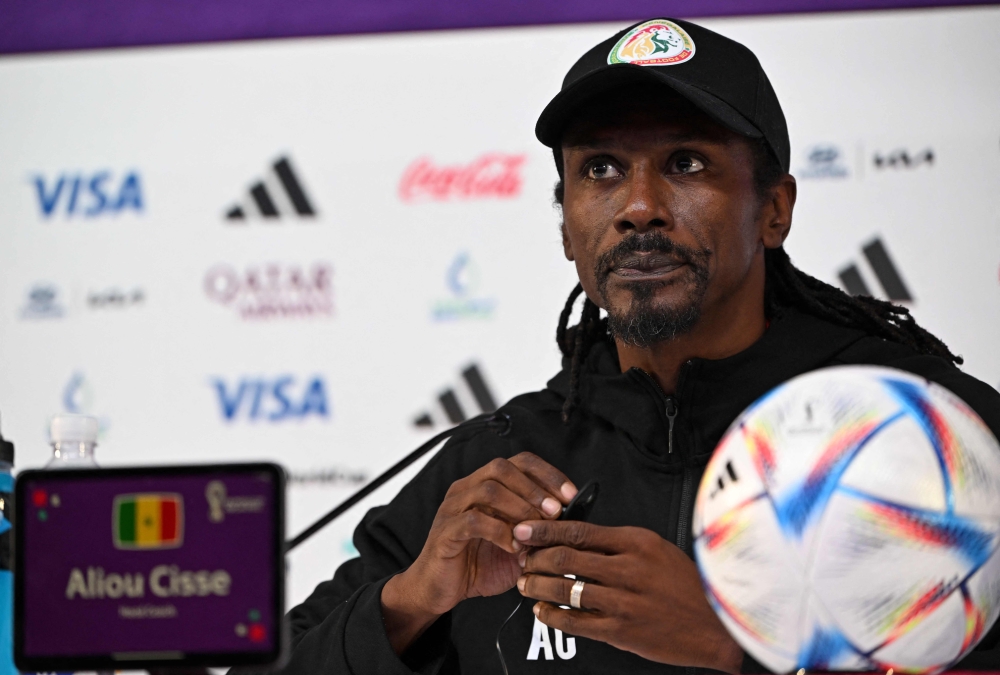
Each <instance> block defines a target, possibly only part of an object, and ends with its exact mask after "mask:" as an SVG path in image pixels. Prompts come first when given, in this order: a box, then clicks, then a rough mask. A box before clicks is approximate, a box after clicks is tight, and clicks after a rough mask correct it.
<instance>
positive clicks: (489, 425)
mask: <svg viewBox="0 0 1000 675" xmlns="http://www.w3.org/2000/svg"><path fill="white" fill-rule="evenodd" d="M510 427H511V420H510V416H509V415H506V414H504V413H499V412H496V413H493V414H491V415H479V416H478V417H473V418H472V419H471V420H468V421H466V422H462V423H461V424H458V425H456V426H454V427H452V428H451V429H448V430H446V431H442V432H441V433H439V434H438V435H437V436H435V437H434V438H432V439H430V440H429V441H427V442H426V443H424V444H423V445H421V446H420V447H419V448H417V449H416V450H414V451H413V452H411V453H410V454H408V455H407V456H406V457H404V458H403V459H401V460H399V461H398V462H396V463H395V464H393V465H392V466H391V467H389V469H388V470H387V471H386V472H385V473H383V474H381V475H380V476H378V477H377V478H376V479H375V480H373V481H372V482H370V483H368V485H366V486H364V487H363V488H361V489H360V490H358V491H357V492H355V493H354V494H353V495H351V496H350V497H348V498H347V499H346V500H344V501H343V502H341V503H340V504H338V505H337V506H336V507H334V508H333V509H332V510H331V511H330V512H329V513H327V514H326V515H325V516H323V517H322V518H320V519H319V520H317V521H316V522H315V523H313V524H312V525H310V526H309V527H307V528H306V529H304V530H302V532H299V533H298V534H297V535H295V537H294V538H292V539H290V540H289V541H287V542H285V553H286V554H287V553H288V552H289V551H291V550H292V549H293V548H295V547H296V546H298V545H299V544H301V543H302V542H304V541H305V540H307V539H309V537H311V536H313V535H314V534H316V533H317V532H319V531H320V530H322V529H323V528H324V527H326V526H327V525H329V524H330V523H332V522H333V521H334V520H336V519H337V518H339V517H340V516H341V515H343V514H344V512H346V511H347V510H348V509H350V508H351V507H352V506H354V505H355V504H357V503H358V502H360V501H361V500H362V499H364V498H365V497H367V496H368V495H370V494H371V493H373V492H375V490H377V489H379V488H380V487H382V486H383V485H384V484H385V483H386V482H388V481H389V480H390V479H392V477H393V476H395V475H396V474H398V473H399V472H400V471H402V470H403V469H405V468H406V467H408V466H410V465H411V464H413V463H414V462H415V461H417V460H418V459H420V458H421V457H423V456H424V455H426V454H427V453H428V452H430V451H431V450H433V449H434V448H435V447H437V445H438V444H439V443H440V442H441V441H443V440H445V439H447V438H450V437H452V436H454V435H455V434H457V433H458V432H459V431H472V430H474V429H482V428H486V429H492V430H493V432H494V433H495V434H496V435H497V436H506V435H507V434H508V433H509V432H510Z"/></svg>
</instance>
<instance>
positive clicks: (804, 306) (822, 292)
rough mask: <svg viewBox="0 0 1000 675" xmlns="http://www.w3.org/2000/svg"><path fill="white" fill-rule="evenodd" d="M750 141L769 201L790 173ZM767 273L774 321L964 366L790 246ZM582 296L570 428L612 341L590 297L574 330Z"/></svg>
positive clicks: (566, 415) (560, 332)
mask: <svg viewBox="0 0 1000 675" xmlns="http://www.w3.org/2000/svg"><path fill="white" fill-rule="evenodd" d="M748 142H749V143H750V144H751V147H752V150H753V170H754V177H753V178H754V189H755V191H756V193H757V196H758V198H759V199H761V200H763V199H765V198H766V197H767V195H768V193H769V191H770V189H771V188H773V187H774V186H775V185H776V184H777V182H778V180H780V179H781V177H782V176H783V175H784V173H785V172H784V171H783V170H782V168H781V165H780V164H779V163H778V160H777V159H776V158H775V156H774V154H773V153H772V152H771V150H770V148H769V147H768V146H767V145H766V143H765V142H764V141H763V139H753V140H749V141H748ZM552 152H553V156H554V158H555V161H556V170H557V171H558V172H559V182H558V183H556V186H555V190H554V193H555V203H556V204H557V205H558V206H559V207H560V208H561V207H562V203H563V196H564V183H563V180H564V176H563V161H562V148H561V147H560V146H558V145H557V146H556V147H555V148H553V151H552ZM764 269H765V272H764V274H765V276H764V309H765V313H766V315H767V317H768V318H769V319H771V318H775V317H778V316H781V313H782V310H784V309H787V308H791V309H795V310H798V311H800V312H802V313H804V314H810V315H812V316H815V317H818V318H820V319H824V320H826V321H829V322H830V323H833V324H836V325H838V326H843V327H845V328H854V329H857V330H862V331H864V332H866V333H869V334H871V335H874V336H876V337H880V338H882V339H883V340H888V341H889V342H895V343H898V344H902V345H906V346H907V347H909V348H911V349H913V350H914V351H916V352H917V353H918V354H928V355H931V356H938V357H941V358H943V359H945V360H946V361H950V362H951V363H954V364H961V363H963V360H962V357H961V356H956V355H955V354H952V353H951V350H950V349H948V346H947V345H945V343H944V342H942V341H941V339H940V338H938V337H937V336H935V335H933V334H932V333H930V332H928V331H927V330H926V329H925V328H923V327H922V326H920V325H919V324H917V322H916V321H914V319H913V316H912V315H911V314H910V310H909V309H907V308H906V307H901V306H900V305H894V304H892V303H891V302H886V301H885V300H879V299H877V298H873V297H870V296H867V295H848V294H847V293H845V292H844V291H842V290H840V289H839V288H837V287H836V286H831V285H830V284H827V283H824V282H822V281H820V280H819V279H816V278H815V277H812V276H810V275H808V274H806V273H805V272H803V271H802V270H800V269H799V268H797V267H795V265H793V264H792V261H791V259H790V258H789V257H788V253H786V252H785V249H784V247H780V246H779V247H778V248H774V249H767V250H765V251H764ZM581 293H583V286H581V285H580V284H577V285H576V288H574V289H573V291H572V292H571V293H570V294H569V298H568V299H567V300H566V306H565V307H563V310H562V313H561V314H560V315H559V326H558V327H557V328H556V342H557V343H558V345H559V349H560V351H562V353H563V356H565V357H566V358H568V359H569V360H570V384H569V395H568V396H567V397H566V401H565V402H564V403H563V409H562V419H563V423H564V424H569V420H570V418H571V417H572V415H573V411H574V410H575V409H576V407H577V406H578V405H579V402H580V371H581V368H582V365H583V361H584V360H585V359H586V357H587V354H588V353H589V352H590V349H591V347H592V346H593V345H594V344H596V343H598V342H600V341H610V339H611V338H610V335H609V334H608V321H607V319H606V318H605V319H602V318H601V317H600V309H599V308H598V307H597V305H595V304H594V303H593V302H592V301H591V300H590V298H587V297H585V298H584V301H583V311H582V313H581V315H580V322H579V323H577V324H576V325H575V326H572V327H568V323H569V317H570V314H572V312H573V307H574V305H575V304H576V300H577V298H578V297H579V296H580V294H581Z"/></svg>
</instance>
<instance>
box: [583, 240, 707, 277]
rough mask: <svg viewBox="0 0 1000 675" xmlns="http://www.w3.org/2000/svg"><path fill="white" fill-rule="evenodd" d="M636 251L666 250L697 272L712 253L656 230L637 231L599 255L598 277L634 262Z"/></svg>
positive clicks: (654, 251) (669, 256)
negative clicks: (679, 242)
mask: <svg viewBox="0 0 1000 675" xmlns="http://www.w3.org/2000/svg"><path fill="white" fill-rule="evenodd" d="M636 253H660V254H663V255H664V256H665V257H668V258H670V259H671V260H672V261H673V262H677V263H681V264H686V265H690V266H691V267H692V268H693V269H694V271H695V273H702V271H703V270H705V269H706V267H707V259H708V256H709V255H710V251H708V250H707V249H704V250H702V249H696V248H693V247H691V246H685V245H684V244H678V243H677V242H675V241H673V240H672V239H670V238H669V237H667V236H665V235H664V234H663V233H662V232H659V231H656V230H654V231H652V232H649V233H647V234H633V235H631V236H629V237H626V238H625V239H622V240H621V241H620V242H618V243H617V244H615V245H614V246H612V247H611V248H610V249H608V250H607V251H605V252H604V253H602V254H601V255H600V256H598V258H597V261H596V263H595V264H594V272H595V275H596V277H597V279H598V280H603V279H606V278H607V276H608V275H609V274H611V272H612V271H613V270H614V269H615V268H618V267H622V266H623V265H625V264H626V263H631V262H632V260H630V259H631V258H634V257H635V254H636ZM630 266H631V265H630Z"/></svg>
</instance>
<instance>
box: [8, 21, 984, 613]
mask: <svg viewBox="0 0 1000 675" xmlns="http://www.w3.org/2000/svg"><path fill="white" fill-rule="evenodd" d="M637 18H645V17H637ZM704 23H705V25H707V26H709V27H710V28H713V29H715V30H717V31H720V32H722V33H724V34H726V35H728V36H730V37H733V38H734V39H736V40H739V41H741V42H743V43H744V44H746V45H748V46H749V47H750V48H751V49H753V50H754V51H755V52H756V53H757V55H758V56H759V58H760V60H761V61H762V63H763V64H764V67H765V69H766V70H767V72H768V75H769V76H770V78H771V80H772V82H773V84H774V87H775V89H776V90H777V92H778V96H779V98H780V100H781V101H782V104H783V107H784V110H785V114H786V117H787V118H788V122H789V128H790V132H791V139H792V153H793V155H792V156H793V166H792V170H793V173H794V174H796V175H797V176H799V195H800V196H799V204H798V208H797V210H796V214H795V222H794V227H793V230H792V235H791V238H790V240H789V243H788V249H789V251H790V253H791V255H792V257H793V259H794V260H795V261H796V263H798V264H799V265H800V266H801V267H803V268H804V269H806V270H808V271H809V272H811V273H813V274H815V275H817V276H819V277H821V278H823V279H825V280H828V281H830V282H832V283H840V282H839V281H838V273H839V272H840V271H841V270H842V269H844V268H845V267H847V266H849V265H852V264H853V265H854V266H855V268H856V270H857V271H858V273H859V274H860V275H861V278H862V279H863V280H864V282H865V283H866V285H867V286H868V288H869V289H871V290H872V291H873V292H874V293H875V294H877V295H880V296H882V297H885V296H886V293H885V292H883V289H882V287H881V285H880V283H879V280H878V275H877V274H876V273H875V271H874V270H873V269H872V268H871V265H870V264H869V262H868V260H867V258H866V257H865V256H864V255H863V253H862V247H863V246H865V245H866V244H868V243H869V242H871V241H872V240H873V239H876V238H878V239H879V240H880V241H881V242H882V244H883V246H884V248H885V249H886V250H887V251H888V252H889V254H890V257H891V260H892V266H893V267H894V268H895V269H896V270H897V272H898V273H899V274H900V275H901V277H902V279H903V281H904V283H905V287H906V290H907V291H908V293H909V294H910V295H912V297H913V301H912V302H911V303H910V306H911V307H912V308H913V311H914V313H915V315H916V317H917V318H918V320H920V321H921V322H922V323H924V324H925V325H927V326H928V327H929V328H930V329H931V330H933V331H935V332H936V333H938V334H939V335H940V336H942V337H943V338H944V339H945V340H946V341H947V342H948V343H949V345H951V346H952V348H953V349H954V350H955V351H956V352H958V353H961V354H963V355H965V357H966V358H967V366H966V369H967V371H968V372H970V373H972V374H974V375H976V376H977V377H980V378H982V379H984V380H986V381H987V382H989V383H990V384H991V385H993V386H996V385H997V383H998V382H1000V357H998V356H997V354H996V345H997V344H998V338H1000V318H998V314H997V310H998V307H1000V284H998V272H1000V236H998V232H1000V228H998V225H1000V195H998V192H1000V190H998V188H1000V43H998V42H997V40H996V35H997V34H1000V8H996V7H993V8H970V9H950V10H922V11H904V12H893V13H858V14H837V15H808V16H783V17H767V18H747V19H732V20H716V19H713V20H709V21H705V22H704ZM621 27H622V26H619V25H583V26H571V27H537V28H517V29H503V30H471V31H457V32H442V33H421V34H394V35H386V36H366V37H337V38H324V39H295V40H282V41H273V42H250V43H234V44H224V45H212V46H204V45H201V46H183V47H169V48H150V49H126V50H114V51H106V52H89V53H81V54H71V53H64V54H57V55H36V56H24V57H5V58H3V59H2V60H0V411H2V415H3V427H2V429H3V433H4V435H5V436H6V437H8V438H12V439H13V440H14V441H15V442H16V444H17V452H18V456H17V464H18V466H19V467H21V468H24V467H32V466H39V465H41V464H43V463H44V462H45V461H46V459H47V456H48V452H49V450H48V447H47V438H46V421H47V419H48V417H49V416H50V415H51V414H53V413H56V412H60V411H63V410H72V411H80V412H87V413H90V414H94V415H97V416H98V417H100V418H101V421H102V437H101V445H100V447H99V451H98V459H99V460H100V461H101V462H102V463H103V464H105V465H112V464H125V463H153V462H157V463H159V462H192V461H196V462H202V461H230V460H250V459H269V460H276V461H278V462H281V463H282V464H283V465H285V466H286V467H287V468H288V469H289V471H290V472H291V474H292V477H293V482H292V484H291V490H290V511H289V531H290V533H292V534H294V533H295V532H297V531H299V530H300V529H302V528H303V527H304V526H305V525H307V524H308V523H309V522H310V521H311V520H312V519H314V518H315V517H317V516H319V515H320V514H321V513H323V512H324V511H325V510H327V509H328V508H330V507H331V506H333V505H334V504H335V503H337V502H338V501H339V500H340V499H342V498H344V497H346V496H347V495H348V494H350V493H351V492H352V491H353V490H354V489H356V488H357V487H359V486H360V485H361V484H362V483H363V482H364V481H365V480H367V479H369V478H371V477H373V476H374V475H375V474H377V473H378V472H379V471H381V470H383V469H384V468H386V467H387V466H389V465H390V464H391V463H393V462H394V461H396V460H397V459H398V458H399V457H401V456H402V455H403V454H405V453H406V452H408V451H409V450H410V449H412V448H413V447H414V446H415V445H416V444H418V443H419V442H421V441H422V440H424V439H426V438H427V437H428V436H429V435H430V434H431V433H432V432H433V431H434V430H440V429H443V428H444V427H445V425H446V424H447V416H446V414H445V412H444V411H443V410H442V409H441V406H440V405H439V404H438V403H437V399H438V396H439V395H440V394H441V393H442V392H444V391H446V390H451V391H453V392H454V394H455V395H456V397H457V400H458V402H459V404H460V405H462V406H463V408H464V410H465V413H466V414H468V415H470V416H471V414H473V413H476V412H478V407H477V406H476V403H475V398H474V397H473V396H472V395H471V393H470V391H469V389H468V387H467V386H466V385H465V384H464V383H463V377H462V375H461V372H462V371H463V370H464V369H465V368H466V367H467V366H469V365H470V364H473V363H474V364H477V368H478V371H479V373H480V374H482V375H483V376H484V378H485V380H486V383H487V386H488V387H489V390H490V393H491V394H492V396H493V397H494V398H496V399H497V400H498V401H502V400H505V399H507V398H510V397H511V396H513V395H516V394H517V393H519V392H522V391H525V390H530V389H537V388H540V387H542V386H543V385H544V383H545V381H546V380H547V379H548V378H549V377H550V376H551V375H552V374H553V373H554V372H555V371H556V369H557V367H558V362H559V359H558V352H557V349H556V347H555V343H554V331H555V324H556V319H557V316H558V313H559V310H560V308H561V307H562V304H563V301H564V299H565V297H566V295H567V294H568V292H569V290H570V289H571V288H572V286H573V284H574V283H575V273H574V270H573V268H572V266H571V265H570V264H569V263H567V262H566V261H565V260H563V258H562V254H561V247H560V245H559V234H558V228H557V225H558V212H557V211H556V210H555V209H553V207H552V202H551V188H552V185H553V183H554V181H555V179H556V174H555V171H554V169H553V166H552V160H551V155H550V154H549V151H548V150H547V149H546V148H544V147H542V146H540V145H539V144H538V143H537V141H536V140H535V139H534V136H533V127H534V122H535V118H536V116H537V114H538V113H539V112H540V110H541V109H542V107H544V105H545V103H546V102H547V101H548V100H549V98H551V96H552V95H553V94H554V93H555V92H556V91H557V89H558V87H559V84H560V82H561V80H562V77H563V75H564V73H565V72H566V70H567V69H568V68H569V66H570V65H571V64H572V63H573V62H574V61H575V59H576V58H577V57H578V56H579V55H580V54H582V53H583V52H584V51H585V50H586V49H587V48H589V47H590V46H592V45H593V44H595V43H596V42H598V41H600V40H602V39H604V38H606V37H608V36H609V35H611V34H612V33H613V32H614V31H616V30H618V29H619V28H621ZM281 158H287V159H288V166H290V167H291V169H290V170H291V172H292V173H293V174H294V176H295V181H296V183H297V184H298V185H299V186H300V187H301V188H302V191H303V193H304V195H305V198H306V199H307V201H308V203H309V206H310V207H311V209H312V210H313V211H315V215H312V216H310V215H300V214H299V213H297V210H296V208H295V206H294V204H293V200H292V199H291V198H290V197H289V195H290V194H291V193H290V192H289V190H288V189H287V188H285V187H284V185H283V184H282V182H281V180H280V178H279V177H278V176H277V172H276V171H275V170H274V168H273V165H274V163H275V162H276V161H278V160H279V159H281ZM60 181H61V182H60ZM258 183H259V184H261V185H263V191H264V192H266V194H267V195H268V196H269V197H270V200H271V202H273V205H274V209H275V210H276V211H277V213H278V214H279V215H278V217H274V218H262V217H261V216H260V214H259V207H258V206H256V202H254V200H253V199H252V197H251V196H250V195H251V190H252V189H253V188H254V187H255V186H257V185H258ZM60 186H61V187H60ZM74 186H75V187H74ZM259 192H261V190H259V189H258V193H259ZM74 194H75V197H74ZM236 206H240V207H241V208H242V210H243V213H244V215H245V217H244V218H243V219H229V218H227V217H226V214H227V213H229V212H230V211H231V210H232V209H233V208H234V207H236ZM299 210H302V209H301V208H300V209H299ZM306 210H309V209H306ZM418 418H423V421H424V425H423V426H417V425H415V424H414V421H415V420H416V419H418ZM428 424H432V425H433V426H428ZM410 475H412V472H411V473H410ZM401 480H402V479H397V480H396V481H394V482H393V483H392V484H390V485H389V486H387V487H386V488H383V489H382V490H380V491H379V492H378V493H377V494H376V495H375V496H374V497H373V499H372V500H369V504H373V503H378V502H383V501H386V500H388V499H389V498H391V496H392V494H394V492H395V490H397V489H398V488H399V486H400V485H401ZM364 510H365V505H362V506H361V507H358V508H357V509H356V510H355V511H354V512H352V513H350V514H348V516H347V517H345V518H344V519H343V520H341V521H339V522H338V523H336V524H334V525H333V526H331V527H330V528H329V529H328V530H327V531H325V532H324V533H323V534H321V535H320V536H318V537H316V538H315V539H314V540H313V541H311V542H310V543H309V544H306V545H304V546H303V547H302V548H300V549H299V550H297V551H296V552H295V553H294V554H292V556H291V568H290V569H291V576H290V585H289V591H290V596H289V599H290V602H291V603H296V602H298V601H300V600H301V599H303V598H304V597H305V595H306V594H308V592H309V591H310V590H311V589H312V587H313V586H314V585H315V584H316V583H317V582H319V581H321V580H323V579H325V578H328V577H329V576H330V575H331V574H332V572H333V570H334V569H335V568H336V566H337V565H338V564H339V563H340V562H341V561H343V560H344V559H346V558H347V557H349V556H350V555H352V554H353V552H352V548H351V545H350V533H351V531H352V529H353V527H354V525H355V524H356V522H357V520H358V519H359V518H360V516H361V515H362V514H363V512H364Z"/></svg>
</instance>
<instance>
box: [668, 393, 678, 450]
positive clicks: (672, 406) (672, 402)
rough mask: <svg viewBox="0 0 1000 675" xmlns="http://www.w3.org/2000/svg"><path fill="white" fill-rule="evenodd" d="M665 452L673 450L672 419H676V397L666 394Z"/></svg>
mask: <svg viewBox="0 0 1000 675" xmlns="http://www.w3.org/2000/svg"><path fill="white" fill-rule="evenodd" d="M666 405H667V409H666V413H667V454H668V455H671V454H673V452H674V420H676V419H677V412H678V406H677V399H676V398H674V397H673V396H667V404H666Z"/></svg>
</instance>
